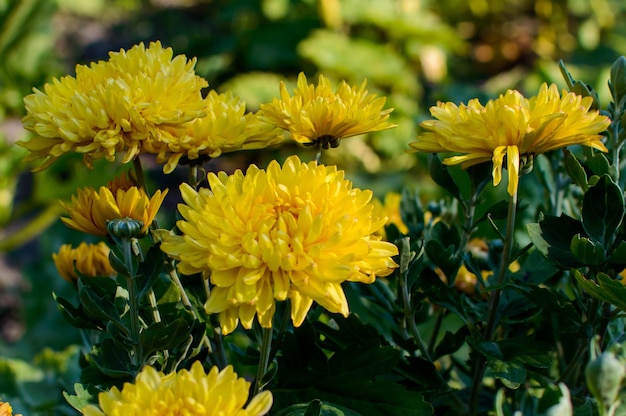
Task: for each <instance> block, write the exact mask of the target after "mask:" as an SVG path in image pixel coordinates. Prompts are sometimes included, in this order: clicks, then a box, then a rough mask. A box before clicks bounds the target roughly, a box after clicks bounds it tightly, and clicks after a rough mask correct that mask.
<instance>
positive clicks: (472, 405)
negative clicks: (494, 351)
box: [469, 190, 517, 415]
mask: <svg viewBox="0 0 626 416" xmlns="http://www.w3.org/2000/svg"><path fill="white" fill-rule="evenodd" d="M516 209H517V190H515V192H514V193H513V195H510V197H509V206H508V211H507V217H506V232H505V236H504V242H503V245H504V247H503V250H502V258H501V261H500V267H499V269H498V275H497V279H496V285H497V286H498V288H497V289H495V290H494V291H493V292H491V297H490V299H489V315H488V317H487V325H486V326H485V331H484V333H483V336H484V339H485V340H491V338H492V337H493V333H494V330H495V328H496V326H497V322H498V315H499V313H498V310H499V306H500V298H501V296H502V284H503V283H504V282H505V280H506V276H507V273H508V270H509V265H510V263H511V255H512V252H513V235H514V233H515V214H516ZM479 360H480V361H478V362H477V363H476V365H475V367H474V376H473V380H472V391H471V394H470V402H469V409H470V414H471V415H474V414H476V411H477V409H478V398H479V395H480V390H481V388H482V377H483V374H484V373H485V366H486V365H487V362H486V360H484V359H479Z"/></svg>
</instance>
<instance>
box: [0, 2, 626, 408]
mask: <svg viewBox="0 0 626 416" xmlns="http://www.w3.org/2000/svg"><path fill="white" fill-rule="evenodd" d="M625 12H626V3H624V2H623V1H621V0H555V1H550V0H474V1H463V0H83V1H76V0H56V1H55V0H0V397H2V398H3V399H5V400H11V403H13V406H14V408H15V410H16V411H18V412H19V411H22V412H24V413H25V414H29V415H31V414H32V415H37V414H42V415H44V414H73V413H72V411H71V409H69V408H67V406H65V405H63V404H62V403H63V399H62V397H61V390H62V389H64V388H68V387H70V388H71V384H72V383H73V381H75V380H76V378H77V374H78V369H77V368H76V364H75V362H76V360H75V359H72V358H75V357H76V355H77V354H78V350H77V348H76V347H75V345H77V344H80V342H81V337H80V334H79V333H78V332H77V330H75V329H74V328H72V327H70V326H69V324H67V323H65V321H63V319H62V318H61V316H60V314H59V313H58V312H57V311H56V306H55V303H54V301H53V299H52V292H56V293H58V294H62V295H63V296H64V297H66V298H71V296H72V290H73V289H72V288H71V287H68V285H67V284H66V283H65V282H64V281H63V280H61V279H60V278H59V277H58V275H57V273H56V270H55V269H54V266H53V264H52V261H51V258H50V255H51V253H52V252H55V251H56V250H58V248H59V246H60V245H61V244H64V243H78V242H79V241H82V239H83V236H80V235H76V234H74V233H72V232H70V231H68V229H67V228H65V227H63V226H62V225H61V224H60V222H59V220H58V216H59V214H60V211H59V207H58V200H59V199H68V198H69V197H70V195H71V194H72V193H74V191H75V190H76V188H78V187H80V186H85V185H92V186H98V185H101V184H104V182H105V181H106V179H107V178H110V177H112V176H113V175H114V174H115V173H116V172H119V170H120V167H119V166H111V165H110V164H105V163H97V164H96V167H95V170H94V171H93V172H92V173H90V174H89V175H85V174H84V173H85V171H86V168H85V167H84V166H83V165H82V162H81V160H80V158H77V157H72V156H68V157H65V158H63V159H62V160H61V161H59V162H57V163H56V164H55V165H53V166H52V167H51V168H50V169H48V170H46V171H44V172H42V173H38V174H31V173H29V172H28V171H29V167H28V166H24V165H22V164H21V163H20V161H21V159H22V157H23V156H24V151H23V149H21V148H18V147H17V146H15V145H14V143H15V141H16V140H18V139H20V138H23V137H25V135H26V133H25V132H24V131H23V130H22V128H21V124H20V119H21V117H22V116H23V115H24V108H23V102H22V98H23V97H24V96H25V95H26V94H29V93H30V92H31V90H32V88H33V87H36V88H42V87H43V85H44V83H45V82H49V81H50V80H51V79H52V78H53V77H60V76H62V75H65V74H70V75H73V74H74V66H75V65H76V64H77V63H81V64H88V63H89V62H91V61H95V60H99V59H107V54H108V52H109V51H118V50H119V49H120V48H124V49H128V48H130V47H132V46H133V45H134V44H136V43H139V42H142V41H143V42H146V43H147V42H149V41H152V40H160V41H161V42H162V43H163V44H164V45H165V46H170V47H172V48H173V49H174V54H185V55H186V56H187V57H189V58H191V57H197V59H198V62H197V65H196V71H197V73H198V74H199V75H200V76H202V77H204V78H206V79H207V80H208V81H209V84H210V87H211V88H214V89H217V90H218V91H220V92H221V91H226V90H232V91H233V92H234V93H235V94H236V95H239V96H241V97H242V98H243V99H244V100H245V101H246V102H247V105H248V108H249V109H250V110H252V111H255V110H257V109H258V106H259V104H260V103H263V102H267V101H270V100H271V99H272V97H274V96H277V95H278V84H279V81H280V80H285V81H286V82H287V83H288V86H290V87H292V86H293V85H294V83H295V78H296V76H297V74H298V73H299V72H300V71H304V72H305V73H306V74H307V76H308V77H309V81H310V82H316V80H317V74H320V73H323V74H324V75H325V76H327V77H328V78H330V79H331V81H332V82H333V83H334V84H335V85H336V84H337V83H338V82H339V81H340V80H346V81H347V82H349V83H352V84H360V83H361V82H362V81H363V79H367V81H368V90H369V91H370V92H371V93H376V94H379V95H383V96H386V97H387V107H393V108H395V110H394V112H393V113H392V116H391V117H392V119H391V120H392V121H393V122H394V123H396V124H397V125H398V127H397V128H395V129H392V130H388V131H385V132H380V133H377V134H372V135H370V136H367V137H358V138H351V139H348V140H345V141H343V142H342V145H341V146H340V147H339V148H338V149H332V150H330V151H328V152H326V153H325V154H324V159H323V161H324V162H325V163H327V164H331V163H333V164H338V165H339V166H340V167H341V168H343V169H345V170H346V171H347V172H348V177H349V178H350V179H352V180H353V181H354V182H355V185H356V186H358V187H367V188H370V189H373V190H374V191H375V193H376V194H377V195H378V196H379V197H382V196H383V195H384V193H385V192H386V191H389V190H396V191H397V190H400V189H401V188H402V187H404V186H406V187H409V188H410V189H417V191H418V193H419V195H420V197H421V198H423V199H425V200H431V199H437V198H439V197H440V191H439V190H438V189H437V188H436V187H435V186H434V185H433V183H432V182H431V181H430V179H429V178H428V177H427V174H426V171H427V168H426V164H425V163H424V161H425V159H424V156H418V155H415V154H408V153H406V149H407V143H408V142H410V141H412V140H413V138H414V137H415V135H416V134H417V132H418V127H417V125H418V123H419V122H420V120H423V119H425V118H428V117H429V112H428V110H429V108H430V107H431V106H432V105H434V104H435V103H436V101H437V100H445V101H454V102H466V101H467V100H468V99H470V98H474V97H478V98H481V99H483V100H485V99H487V98H493V97H494V96H496V95H497V94H499V93H501V92H504V91H505V90H506V89H508V88H516V89H519V90H521V91H522V92H526V93H527V94H529V95H532V94H534V93H535V91H536V89H537V88H538V86H539V85H540V84H541V83H542V82H557V83H558V84H559V86H561V87H565V83H564V82H563V80H562V77H561V74H560V72H559V69H558V61H559V60H563V61H564V62H565V63H566V65H567V68H568V69H569V70H570V72H572V74H573V75H574V76H575V78H577V79H583V80H585V81H586V82H588V83H590V84H591V85H592V86H593V87H594V88H595V89H596V90H597V91H598V92H599V94H600V97H601V99H602V98H606V97H607V96H608V89H607V87H606V85H605V84H606V80H607V78H608V71H609V66H610V65H611V63H612V62H613V61H614V60H615V59H616V58H617V57H618V56H620V55H624V54H626V25H624V24H623V23H624V18H625ZM606 101H607V100H604V102H606ZM294 152H301V153H302V154H303V155H306V156H304V157H312V154H308V153H307V150H303V149H300V148H297V147H296V146H289V145H288V146H284V147H281V148H279V149H270V150H267V151H258V152H247V153H243V154H237V155H230V156H226V157H223V158H220V159H219V160H218V161H212V162H211V163H210V164H209V166H208V169H226V170H233V169H235V168H237V167H243V166H245V164H247V163H250V162H259V163H266V161H267V160H268V159H269V158H273V157H284V156H285V155H287V154H291V153H294ZM148 166H149V167H150V166H151V165H150V164H148ZM149 174H150V178H151V180H152V181H153V183H156V184H159V185H163V186H170V187H172V185H171V184H175V183H176V182H177V181H178V180H179V179H181V178H180V177H176V176H175V175H173V176H171V177H167V178H166V177H164V176H163V175H162V174H161V173H160V168H159V167H158V166H152V167H151V169H150V172H149ZM174 186H175V185H174ZM173 206H174V202H171V203H170V207H173ZM59 376H60V377H59Z"/></svg>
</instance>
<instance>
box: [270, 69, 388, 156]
mask: <svg viewBox="0 0 626 416" xmlns="http://www.w3.org/2000/svg"><path fill="white" fill-rule="evenodd" d="M365 86H366V81H363V83H362V84H361V87H360V88H357V87H352V86H350V85H348V84H347V83H346V82H345V81H344V82H342V83H341V84H340V85H339V87H338V88H337V92H334V91H333V90H332V88H331V86H330V82H329V81H328V79H326V78H325V77H324V76H323V75H320V77H319V82H318V85H317V86H315V85H313V84H311V85H309V84H307V79H306V76H305V75H304V73H300V75H298V84H297V88H296V89H295V90H294V95H293V96H290V95H289V92H287V88H286V87H285V84H284V83H283V82H281V83H280V99H277V98H274V100H273V101H272V102H271V103H269V104H262V105H261V112H262V115H263V118H264V120H265V121H267V122H268V123H270V124H273V125H275V126H277V127H280V128H281V129H283V130H287V131H288V132H289V133H290V134H291V137H292V138H293V139H294V140H295V141H297V142H298V143H302V144H304V145H308V146H314V145H315V146H321V147H322V148H324V149H328V147H337V146H338V145H339V140H341V139H343V138H346V137H351V136H356V135H359V134H365V133H371V132H374V131H380V130H385V129H389V128H392V127H395V125H394V124H391V123H389V122H388V121H387V120H388V119H389V113H391V112H392V111H393V109H387V110H383V106H384V105H385V101H386V99H385V97H378V98H377V97H376V95H375V94H368V92H367V90H366V89H365Z"/></svg>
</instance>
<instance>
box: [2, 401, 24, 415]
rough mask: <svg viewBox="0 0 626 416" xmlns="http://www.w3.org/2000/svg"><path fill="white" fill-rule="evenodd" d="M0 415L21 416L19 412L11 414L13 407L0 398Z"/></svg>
mask: <svg viewBox="0 0 626 416" xmlns="http://www.w3.org/2000/svg"><path fill="white" fill-rule="evenodd" d="M0 416H22V415H21V414H17V413H16V414H15V415H14V414H13V408H12V407H11V405H10V404H9V403H5V402H2V401H1V400H0Z"/></svg>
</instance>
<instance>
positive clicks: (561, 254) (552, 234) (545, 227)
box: [526, 214, 584, 268]
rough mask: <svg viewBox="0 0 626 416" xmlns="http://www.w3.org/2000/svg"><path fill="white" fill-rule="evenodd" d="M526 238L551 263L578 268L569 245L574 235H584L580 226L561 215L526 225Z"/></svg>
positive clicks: (550, 216) (549, 216) (546, 217)
mask: <svg viewBox="0 0 626 416" xmlns="http://www.w3.org/2000/svg"><path fill="white" fill-rule="evenodd" d="M526 229H527V230H528V237H529V238H530V240H531V241H532V242H533V244H534V245H535V247H537V250H538V251H539V252H540V253H541V254H542V255H543V256H545V258H546V259H548V260H549V261H550V262H551V263H553V264H555V265H556V266H559V267H562V268H571V267H580V266H581V263H580V261H578V259H577V258H576V256H575V255H574V254H573V253H572V252H571V250H570V245H571V241H572V238H573V237H574V236H575V235H576V234H581V235H583V234H584V229H583V227H582V224H581V223H580V222H579V221H576V220H575V219H573V218H571V217H568V216H567V215H565V214H562V215H561V216H559V217H555V216H552V215H546V216H545V217H544V218H543V219H541V220H540V221H539V222H538V223H532V224H527V225H526Z"/></svg>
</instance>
